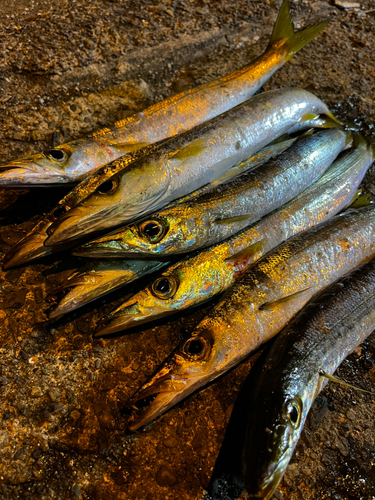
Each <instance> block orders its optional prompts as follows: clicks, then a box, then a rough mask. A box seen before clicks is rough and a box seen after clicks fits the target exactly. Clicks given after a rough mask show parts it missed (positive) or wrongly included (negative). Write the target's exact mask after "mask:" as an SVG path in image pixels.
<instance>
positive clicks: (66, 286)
mask: <svg viewBox="0 0 375 500" xmlns="http://www.w3.org/2000/svg"><path fill="white" fill-rule="evenodd" d="M168 264H169V262H166V261H155V260H146V261H142V260H128V261H121V260H109V261H104V262H97V263H95V264H94V265H90V266H86V268H82V269H80V270H79V271H78V272H75V273H74V274H72V275H71V276H69V277H68V278H67V279H66V280H65V281H64V282H63V283H62V284H61V286H60V287H59V288H58V289H56V290H54V291H53V292H52V293H51V294H49V295H48V296H47V297H46V302H49V303H51V304H54V303H56V302H58V307H55V308H54V309H52V311H51V312H50V314H49V317H50V318H51V319H55V318H58V317H59V316H62V315H63V314H66V313H69V312H71V311H74V310H75V309H77V308H78V307H82V306H84V305H86V304H88V303H89V302H91V301H93V300H95V299H97V298H98V297H101V296H103V295H105V294H107V293H109V292H112V291H114V290H116V289H117V288H120V287H122V286H124V285H125V284H128V283H131V282H132V281H135V280H137V279H138V278H140V277H142V276H145V275H147V274H150V273H152V272H155V271H158V270H159V269H161V268H162V267H165V266H167V265H168Z"/></svg>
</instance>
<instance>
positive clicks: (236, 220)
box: [214, 214, 255, 224]
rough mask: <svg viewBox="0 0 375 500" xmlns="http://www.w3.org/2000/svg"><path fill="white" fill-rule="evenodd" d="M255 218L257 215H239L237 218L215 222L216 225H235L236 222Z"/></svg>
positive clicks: (216, 220)
mask: <svg viewBox="0 0 375 500" xmlns="http://www.w3.org/2000/svg"><path fill="white" fill-rule="evenodd" d="M253 217H255V214H245V215H237V216H235V217H224V218H222V219H215V220H214V222H215V223H216V224H233V223H234V222H241V221H243V220H248V219H251V218H253Z"/></svg>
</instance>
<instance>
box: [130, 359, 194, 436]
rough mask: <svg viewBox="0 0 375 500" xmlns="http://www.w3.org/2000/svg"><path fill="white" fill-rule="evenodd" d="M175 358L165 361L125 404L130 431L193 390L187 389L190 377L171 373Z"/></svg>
mask: <svg viewBox="0 0 375 500" xmlns="http://www.w3.org/2000/svg"><path fill="white" fill-rule="evenodd" d="M176 358H177V357H172V358H171V360H170V362H166V364H165V365H164V367H163V368H162V370H160V371H159V372H158V374H156V375H155V376H154V377H153V378H152V379H151V380H150V381H149V382H148V383H146V384H145V385H143V386H142V387H141V388H140V389H138V391H137V392H136V393H135V394H134V395H133V396H132V397H131V398H130V400H129V401H128V403H127V404H126V406H125V408H124V410H127V411H128V412H130V418H129V423H128V429H129V430H130V431H135V430H137V429H139V428H140V427H143V426H144V425H147V424H148V423H150V422H151V421H152V420H154V419H155V418H157V417H159V416H160V415H162V414H163V413H165V412H166V411H167V410H169V409H170V408H171V407H172V406H174V405H175V404H177V403H178V402H179V401H181V400H182V399H183V398H184V397H185V396H186V395H188V394H190V392H193V390H194V388H192V389H191V390H189V389H190V385H191V379H189V378H187V377H184V376H182V375H177V376H176V375H175V374H173V368H174V367H175V366H176V362H177V364H178V360H177V359H176ZM187 390H188V392H187Z"/></svg>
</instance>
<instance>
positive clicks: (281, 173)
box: [74, 129, 351, 258]
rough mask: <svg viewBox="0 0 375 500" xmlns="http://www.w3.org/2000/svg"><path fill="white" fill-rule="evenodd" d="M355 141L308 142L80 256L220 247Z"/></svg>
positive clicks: (330, 135) (329, 137) (327, 134)
mask: <svg viewBox="0 0 375 500" xmlns="http://www.w3.org/2000/svg"><path fill="white" fill-rule="evenodd" d="M349 140H351V137H350V139H349V138H348V136H347V135H346V134H345V132H343V131H341V130H339V129H333V130H325V131H321V132H318V133H317V134H314V135H312V136H309V137H303V138H301V139H300V140H299V141H297V142H296V143H295V144H293V145H292V146H291V147H290V148H289V149H287V150H286V151H285V152H284V153H282V154H280V155H279V156H277V157H276V158H275V159H273V160H270V161H269V162H267V163H266V164H264V165H262V167H261V168H257V169H255V170H250V172H247V173H246V174H244V175H241V176H240V177H237V178H235V179H234V180H233V181H231V182H229V183H227V184H225V185H224V186H219V187H218V188H216V189H214V190H211V191H209V192H208V193H204V194H203V195H201V196H198V197H195V198H194V200H192V201H189V200H188V201H187V202H185V203H180V204H178V205H175V206H172V207H168V208H166V209H164V210H162V211H161V212H157V213H153V214H152V215H151V217H150V218H148V219H145V220H142V221H141V222H139V223H136V224H133V225H131V226H129V227H127V228H125V229H121V230H120V231H116V232H114V233H112V234H111V235H108V236H104V237H102V238H100V239H98V240H94V241H92V242H90V243H86V244H85V245H83V246H82V247H80V248H78V249H76V250H75V252H74V254H75V255H82V256H87V257H98V258H101V257H133V258H134V257H138V258H147V257H154V258H158V257H159V256H168V255H173V254H178V253H186V252H190V251H192V250H197V249H200V248H203V247H206V246H209V245H214V244H216V243H219V242H220V241H223V240H224V239H227V238H229V237H230V236H232V235H233V234H235V233H237V232H238V231H240V230H241V229H243V228H245V227H247V226H249V225H250V224H253V223H254V222H256V221H257V220H259V219H260V218H261V217H263V216H264V215H266V214H267V213H270V212H272V211H273V210H276V209H277V208H279V207H281V206H282V205H283V204H284V203H287V202H288V201H289V200H291V199H292V198H294V197H295V196H297V195H298V194H300V193H301V192H302V191H303V190H304V189H306V188H307V187H308V186H309V185H310V184H312V182H314V181H315V180H316V179H317V178H319V177H320V176H321V175H322V174H323V173H324V172H325V170H326V169H327V168H328V167H329V166H330V165H331V163H332V162H333V161H334V160H335V158H336V157H337V155H338V154H339V153H340V152H341V151H342V150H343V149H344V148H345V146H346V144H347V142H348V141H349Z"/></svg>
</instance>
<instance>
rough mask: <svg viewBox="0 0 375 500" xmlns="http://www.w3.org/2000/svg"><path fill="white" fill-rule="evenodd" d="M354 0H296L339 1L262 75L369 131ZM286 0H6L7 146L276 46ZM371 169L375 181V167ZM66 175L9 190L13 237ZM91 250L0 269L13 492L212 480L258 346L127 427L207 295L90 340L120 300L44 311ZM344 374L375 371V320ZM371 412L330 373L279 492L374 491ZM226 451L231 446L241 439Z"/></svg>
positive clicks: (368, 83)
mask: <svg viewBox="0 0 375 500" xmlns="http://www.w3.org/2000/svg"><path fill="white" fill-rule="evenodd" d="M359 3H360V8H359V9H350V10H339V9H338V8H337V7H336V6H334V5H333V4H331V3H329V2H327V1H325V0H322V1H310V0H294V2H292V11H293V18H294V20H295V22H296V25H297V27H302V26H303V25H304V24H305V23H311V22H315V21H318V20H321V19H322V18H326V17H329V18H331V20H332V22H331V23H330V25H329V26H328V28H327V29H326V30H325V32H324V33H323V34H322V35H321V36H320V37H319V39H318V40H316V41H314V42H313V43H311V44H310V45H309V46H308V47H307V48H305V49H304V50H303V51H302V52H301V53H300V54H298V55H297V56H296V57H295V58H294V59H293V60H292V61H291V63H289V64H288V65H286V66H285V67H284V68H283V69H281V70H280V71H279V72H278V73H277V74H276V75H275V76H274V77H273V78H272V79H271V81H270V82H269V83H268V84H267V88H275V87H278V86H286V85H290V86H297V85H298V86H302V87H304V88H308V89H309V90H311V91H313V92H315V93H316V94H317V95H318V96H319V97H320V98H322V99H323V100H325V101H326V102H327V103H328V105H329V106H331V108H332V109H333V110H334V111H335V112H336V113H337V114H338V115H339V117H344V116H345V117H346V119H347V120H349V121H350V122H351V123H353V124H355V125H356V126H357V127H359V128H360V129H361V130H363V131H364V133H366V134H367V135H371V134H372V131H373V123H374V116H375V107H374V100H373V99H374V97H373V96H375V65H374V58H373V47H374V45H375V10H374V3H373V2H372V1H371V0H359ZM278 6H279V2H278V1H277V2H276V1H273V0H267V1H264V0H254V1H252V0H251V1H250V0H248V1H246V0H236V1H229V0H216V1H215V2H209V1H208V0H173V1H172V0H165V1H164V2H163V3H159V2H157V1H156V0H138V1H130V0H123V1H120V0H112V1H111V0H91V1H89V2H88V1H87V0H85V1H84V0H59V1H55V2H53V3H51V2H49V1H48V2H47V1H42V0H22V1H15V0H2V2H1V5H0V116H1V121H0V145H1V147H0V162H5V161H7V160H10V159H12V158H16V157H19V156H24V155H26V154H28V153H30V152H36V151H39V150H41V149H44V148H46V147H48V146H50V145H51V143H52V142H56V141H60V142H65V141H66V140H69V139H71V138H73V137H78V136H80V135H83V134H85V133H88V132H90V131H92V130H94V129H96V128H98V127H100V126H103V125H107V124H109V123H112V122H114V121H116V120H118V119H120V118H123V117H125V116H127V115H129V114H131V113H133V112H134V111H137V110H140V109H142V108H144V107H145V106H146V105H149V104H151V103H154V102H156V101H158V100H160V99H162V98H164V97H167V96H169V95H172V94H173V93H176V92H178V91H180V90H183V89H187V88H190V87H193V86H194V85H197V84H200V83H203V82H206V81H209V80H211V79H213V78H216V77H218V76H221V75H224V74H226V73H229V72H230V71H232V70H234V69H236V68H239V67H241V66H243V65H245V64H246V63H247V62H248V61H250V60H251V59H252V58H254V57H255V56H256V55H258V54H259V53H260V52H261V51H262V50H263V49H264V48H265V47H266V45H267V39H268V36H269V33H270V32H271V28H272V24H273V22H274V20H275V17H276V11H277V8H278ZM365 185H366V187H367V189H369V190H370V191H372V193H373V194H375V178H374V170H372V171H370V173H369V174H368V175H367V177H366V181H365ZM63 192H64V190H58V191H56V190H53V189H48V190H33V191H30V192H27V191H25V190H23V191H5V190H3V191H1V192H0V226H1V227H0V252H1V253H2V254H3V253H5V252H6V251H7V250H8V249H9V248H10V246H11V245H12V244H14V243H15V242H16V241H17V240H18V239H19V238H20V237H21V236H22V235H24V234H25V233H26V232H27V231H29V230H30V229H31V228H32V227H33V225H34V224H35V223H36V222H37V221H38V220H39V219H40V217H41V215H42V213H43V212H44V211H46V210H47V209H48V208H51V207H52V206H53V205H54V204H55V202H56V201H57V200H58V199H59V198H60V197H61V196H62V194H63ZM78 264H79V260H78V259H72V258H70V257H69V256H68V255H62V256H61V257H59V256H56V257H54V258H50V259H46V260H44V261H41V262H40V263H37V264H33V265H28V266H24V267H22V268H19V269H14V270H10V271H7V272H0V287H1V301H2V307H1V310H0V317H1V323H0V346H1V348H0V353H1V359H0V395H1V396H0V397H1V407H0V498H4V499H16V498H21V499H51V498H55V499H75V500H78V499H97V500H100V499H103V500H104V499H106V500H107V499H124V500H125V499H127V500H128V499H129V500H130V499H131V500H136V499H137V500H159V499H160V500H164V499H171V500H172V499H173V500H175V499H181V500H185V499H186V500H188V499H189V500H191V499H202V498H204V490H205V489H206V488H207V487H208V484H209V481H210V477H211V475H212V472H213V469H214V466H215V461H216V459H217V457H218V454H219V450H220V447H221V444H222V441H223V438H224V435H225V432H226V427H227V423H228V421H229V417H230V415H231V412H232V408H233V405H234V402H235V400H236V397H237V394H238V393H239V390H240V388H241V386H242V384H243V382H244V380H245V378H246V376H247V375H248V373H249V370H250V367H251V365H252V364H253V363H254V360H255V358H254V357H253V358H251V359H249V360H247V361H245V362H244V363H243V364H241V365H240V366H239V367H238V368H236V369H235V370H233V371H232V372H231V373H229V374H228V375H226V376H224V377H222V378H221V379H220V380H219V381H217V382H216V383H215V384H212V385H211V386H210V387H208V388H206V389H205V390H203V391H201V392H199V393H197V394H195V395H194V396H193V397H191V398H189V399H188V400H186V401H184V402H183V403H182V404H180V405H178V406H177V407H176V408H174V409H173V410H172V411H170V412H169V413H167V414H166V415H165V416H164V417H162V418H161V419H159V420H158V421H157V422H155V423H154V424H152V425H150V426H148V427H147V428H146V429H145V430H144V431H143V432H142V431H141V432H138V433H136V434H133V435H126V433H125V432H124V429H125V426H126V417H125V416H123V415H121V413H120V408H121V407H122V405H123V403H124V401H125V400H126V399H127V398H128V397H129V396H130V395H131V394H132V393H133V392H134V391H135V389H136V388H138V387H139V386H140V385H141V384H142V383H143V382H144V381H145V380H146V379H147V377H149V376H150V375H151V373H152V372H153V371H154V370H155V368H156V367H157V366H158V364H159V363H160V362H161V361H163V359H164V358H165V357H166V356H167V355H168V353H169V352H170V351H171V350H172V349H173V348H174V346H175V345H176V344H177V343H178V342H179V340H180V338H181V336H183V335H184V334H186V332H188V331H189V329H191V328H192V327H193V326H194V324H196V323H197V322H198V321H199V320H200V318H201V317H202V316H203V314H204V312H205V309H200V310H196V311H194V312H193V313H185V314H184V315H183V316H181V317H180V316H177V317H175V318H172V319H171V320H170V321H165V322H161V323H159V324H157V325H154V326H152V327H151V328H149V329H145V330H143V331H142V332H137V333H133V334H128V335H125V336H123V337H120V338H118V339H113V340H108V341H93V340H92V337H91V332H92V331H93V329H94V327H95V323H96V321H97V319H98V318H99V317H100V316H101V315H103V312H104V311H105V310H108V309H109V308H110V307H111V306H108V305H106V304H107V303H108V300H106V301H103V300H102V301H99V304H96V307H97V308H96V309H93V307H89V308H86V309H85V310H84V311H83V312H82V313H80V314H76V315H75V316H71V317H70V318H68V319H67V320H65V321H64V322H60V323H59V324H55V325H51V324H50V323H49V322H48V321H47V317H46V315H45V312H44V311H45V309H46V305H45V303H44V297H45V295H46V294H47V293H48V292H49V291H51V290H52V289H53V288H54V287H55V286H56V285H57V284H58V283H59V282H60V281H61V280H62V279H63V278H65V277H66V276H67V275H68V274H69V273H70V272H71V270H72V269H74V268H75V267H77V265H78ZM101 306H104V309H103V308H101V309H100V307H101ZM338 375H339V376H340V377H342V378H343V379H345V380H347V381H348V382H349V383H351V384H355V385H356V384H357V385H360V386H361V387H364V388H365V389H368V390H370V389H371V388H373V387H374V385H375V337H374V335H372V336H371V337H370V338H369V339H368V341H367V342H365V343H364V344H363V345H362V346H361V347H360V348H358V349H357V350H356V351H355V353H354V354H352V355H351V356H350V357H349V358H348V360H346V361H345V362H344V363H343V365H342V366H341V367H340V369H339V370H338ZM374 414H375V401H374V398H372V397H371V396H369V395H365V394H362V393H359V392H355V391H353V390H351V389H346V388H342V387H339V386H334V385H333V384H330V385H329V386H328V388H327V389H326V390H325V391H324V392H323V393H322V394H321V396H320V397H319V398H318V400H317V401H316V402H315V404H314V407H313V410H312V412H311V415H310V418H309V421H308V424H307V426H306V428H305V430H304V432H303V436H302V439H301V440H300V443H299V445H298V447H297V450H296V452H295V455H294V458H293V460H292V463H291V465H290V466H289V468H288V471H287V473H286V475H285V477H284V479H283V480H282V482H281V485H280V488H279V490H278V492H277V493H276V494H275V497H274V498H277V499H279V500H280V499H285V500H287V499H288V500H302V499H303V500H309V499H310V500H317V499H321V500H323V499H335V500H353V499H363V500H369V499H374V498H375V424H374ZM237 438H238V439H239V440H241V439H242V438H241V434H240V435H239V436H237ZM222 454H223V453H222ZM224 455H225V453H224ZM237 458H238V457H237ZM224 459H226V460H227V462H228V464H231V463H232V462H234V461H235V457H232V456H230V454H228V456H226V457H224ZM224 469H225V468H224ZM229 469H230V466H229V465H228V470H229ZM229 482H230V481H229ZM220 491H221V494H220V495H219V494H218V493H217V494H216V497H215V498H222V499H229V498H235V497H234V496H233V493H231V492H230V488H228V487H227V485H226V482H225V481H224V483H223V484H222V486H221V489H220ZM241 498H246V494H243V495H242V496H241Z"/></svg>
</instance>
